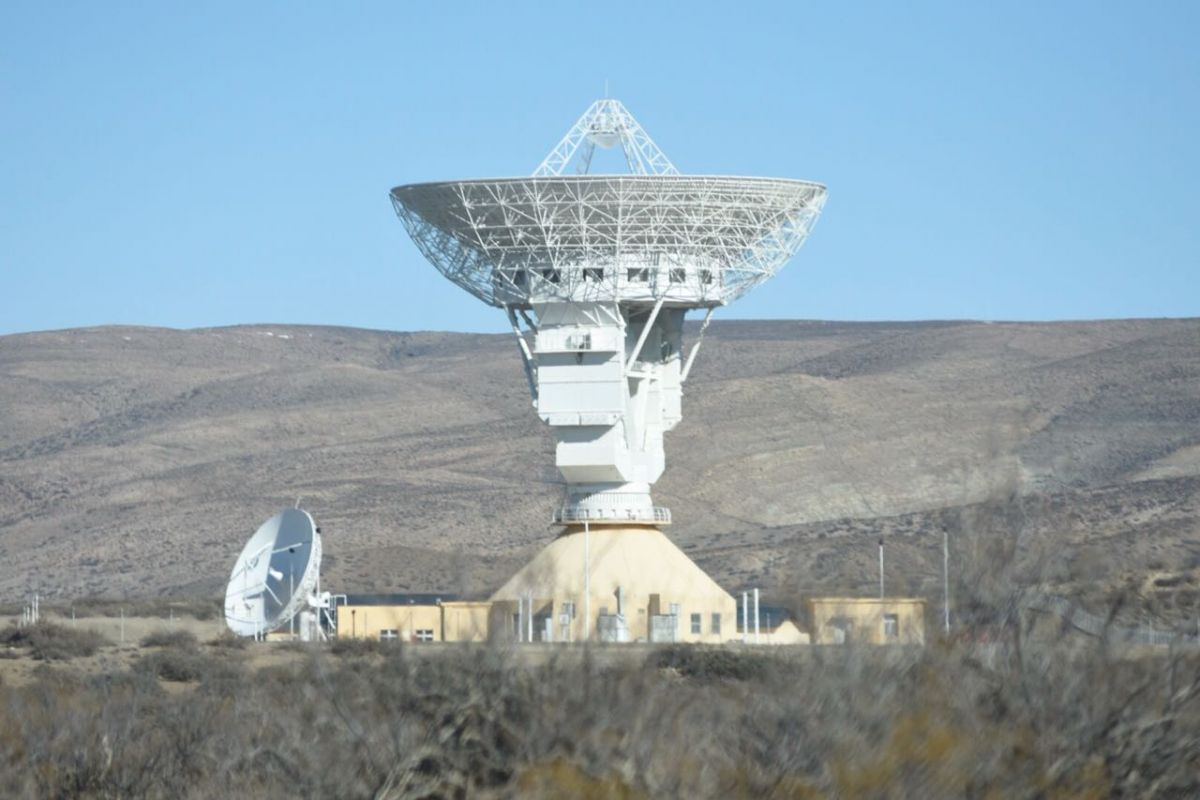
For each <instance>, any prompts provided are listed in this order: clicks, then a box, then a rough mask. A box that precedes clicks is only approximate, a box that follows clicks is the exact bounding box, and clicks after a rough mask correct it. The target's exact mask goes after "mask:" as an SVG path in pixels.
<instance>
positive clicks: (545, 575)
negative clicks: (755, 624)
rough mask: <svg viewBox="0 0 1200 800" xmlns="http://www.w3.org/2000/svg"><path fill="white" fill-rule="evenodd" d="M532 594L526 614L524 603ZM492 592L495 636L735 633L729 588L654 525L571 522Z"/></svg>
mask: <svg viewBox="0 0 1200 800" xmlns="http://www.w3.org/2000/svg"><path fill="white" fill-rule="evenodd" d="M585 562H586V563H587V565H588V580H586V581H585V571H584V564H585ZM585 584H586V585H587V586H588V587H589V591H588V592H587V595H588V596H587V598H586V599H585V597H584V594H585V591H584V587H585ZM618 594H619V595H620V600H618ZM530 598H531V599H532V609H533V613H532V620H530V619H529V613H528V611H527V610H524V609H528V608H529V607H530ZM491 599H492V602H493V604H494V605H493V614H494V616H493V620H494V621H495V623H496V624H495V625H494V628H493V632H494V634H498V635H501V636H504V635H508V636H512V637H514V638H521V639H526V638H528V635H529V630H530V628H532V630H533V639H534V640H535V641H582V640H584V639H585V638H587V636H588V632H589V631H590V634H591V639H592V640H593V641H596V640H605V639H607V640H614V639H613V636H614V632H615V631H623V632H624V635H623V637H622V636H621V634H620V633H616V634H615V635H616V639H615V640H620V641H680V642H724V641H729V640H731V639H735V638H737V603H736V601H735V600H734V599H733V596H732V595H730V594H729V593H728V592H726V591H725V590H724V589H722V588H721V587H720V586H719V585H718V584H717V582H716V581H714V580H713V579H712V578H710V577H709V576H708V574H706V573H705V572H704V570H702V569H700V567H698V566H696V564H695V563H694V562H693V561H692V560H691V559H690V558H688V557H687V556H686V555H685V554H684V553H683V551H682V550H680V549H679V548H678V547H677V546H675V544H674V543H673V542H671V540H670V539H668V538H667V537H666V536H665V535H664V534H663V532H662V531H660V530H659V529H658V528H656V527H654V526H652V525H605V526H598V527H592V528H591V529H590V530H589V531H588V532H586V533H585V532H584V528H583V526H582V525H572V526H569V527H568V528H567V529H566V530H565V531H563V533H562V534H560V535H559V536H558V537H557V538H556V539H555V540H554V541H552V542H550V544H548V545H546V547H544V548H543V549H542V550H541V551H540V552H539V553H538V554H537V555H535V556H534V557H533V559H532V560H530V562H529V563H528V564H526V565H525V566H524V567H522V568H521V570H520V571H519V572H517V574H516V575H514V576H513V577H512V578H510V579H509V580H508V582H507V583H505V584H504V585H503V586H502V587H500V589H499V590H498V591H497V592H496V593H495V594H494V595H492V598H491ZM619 602H620V608H618V603H619ZM618 614H620V616H622V617H623V618H624V619H623V624H622V623H621V622H620V621H619V620H618V619H616V618H617V617H618ZM589 620H590V623H589ZM531 623H532V624H531ZM518 628H522V630H518Z"/></svg>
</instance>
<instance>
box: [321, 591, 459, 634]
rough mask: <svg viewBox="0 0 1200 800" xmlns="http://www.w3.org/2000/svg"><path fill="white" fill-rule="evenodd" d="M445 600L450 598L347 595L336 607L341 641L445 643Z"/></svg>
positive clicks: (421, 595)
mask: <svg viewBox="0 0 1200 800" xmlns="http://www.w3.org/2000/svg"><path fill="white" fill-rule="evenodd" d="M443 597H445V598H446V600H447V601H449V600H451V599H453V598H452V597H451V596H449V595H445V596H443V595H432V594H428V595H426V594H396V595H356V594H352V595H347V596H346V602H345V603H344V604H343V603H339V604H338V606H337V635H338V638H339V639H344V638H356V639H380V640H382V641H402V642H440V641H442V640H443V627H444V626H443V622H442V606H443Z"/></svg>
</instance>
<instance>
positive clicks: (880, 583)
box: [879, 536, 883, 600]
mask: <svg viewBox="0 0 1200 800" xmlns="http://www.w3.org/2000/svg"><path fill="white" fill-rule="evenodd" d="M879 599H880V600H882V599H883V537H882V536H880V537H879Z"/></svg>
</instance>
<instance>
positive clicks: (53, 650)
mask: <svg viewBox="0 0 1200 800" xmlns="http://www.w3.org/2000/svg"><path fill="white" fill-rule="evenodd" d="M0 644H3V645H8V646H9V647H21V648H28V649H29V652H30V654H31V655H32V656H33V657H34V658H35V659H37V660H39V661H66V660H68V659H72V658H80V657H87V656H91V655H95V653H96V651H97V650H99V649H100V648H101V647H103V646H105V645H108V644H111V642H109V641H108V640H107V639H105V638H104V637H103V636H101V635H100V634H99V633H96V632H95V631H91V630H77V629H75V628H69V627H66V626H63V625H55V624H54V623H52V622H39V623H37V624H36V625H28V626H25V627H17V626H15V625H14V626H9V628H8V629H7V630H5V631H4V632H3V633H0Z"/></svg>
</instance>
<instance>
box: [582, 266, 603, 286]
mask: <svg viewBox="0 0 1200 800" xmlns="http://www.w3.org/2000/svg"><path fill="white" fill-rule="evenodd" d="M583 279H584V280H585V281H593V282H594V283H600V281H602V280H604V269H603V267H584V268H583Z"/></svg>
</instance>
